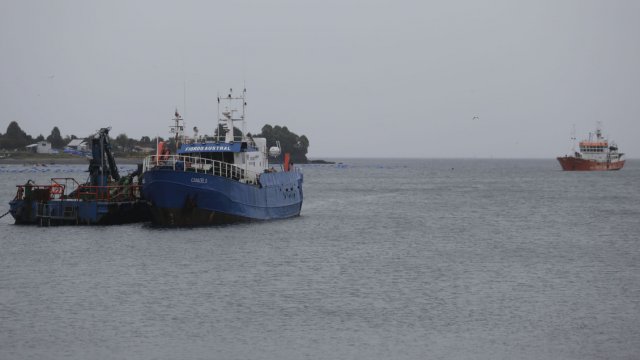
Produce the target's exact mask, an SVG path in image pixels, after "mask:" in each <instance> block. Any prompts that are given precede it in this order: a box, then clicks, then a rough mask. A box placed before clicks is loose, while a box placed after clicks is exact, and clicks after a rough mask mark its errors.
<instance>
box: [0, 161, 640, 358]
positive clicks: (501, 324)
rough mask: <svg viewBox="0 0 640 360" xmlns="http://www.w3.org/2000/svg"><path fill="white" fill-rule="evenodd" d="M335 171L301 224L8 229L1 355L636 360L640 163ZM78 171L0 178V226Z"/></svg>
mask: <svg viewBox="0 0 640 360" xmlns="http://www.w3.org/2000/svg"><path fill="white" fill-rule="evenodd" d="M342 162H343V165H332V166H329V165H325V166H305V167H304V168H303V171H304V173H305V184H304V193H305V202H304V206H303V208H302V216H300V217H299V218H295V219H291V220H284V221H273V222H265V223H251V224H239V225H231V226H222V227H210V228H197V229H154V228H150V227H149V226H147V225H143V224H134V225H124V226H112V227H52V228H40V227H24V226H15V225H12V219H11V218H10V216H7V217H5V218H3V219H1V220H0V358H1V359H63V358H64V359H424V358H431V359H603V358H611V359H613V358H615V359H637V358H638V357H639V356H640V355H639V354H640V185H639V180H640V165H638V163H637V162H635V161H629V162H628V163H627V165H626V167H625V169H623V170H622V171H619V172H588V173H574V172H562V171H560V167H559V165H558V164H557V163H556V162H555V160H524V161H523V160H518V161H515V160H342ZM84 170H86V166H50V167H49V168H47V171H46V172H34V171H31V170H30V169H28V168H24V167H21V166H8V165H4V166H1V165H0V179H1V180H2V181H1V183H2V184H3V186H2V187H1V188H0V195H1V196H0V198H1V199H4V200H2V204H5V205H0V211H2V212H4V211H6V210H8V205H6V202H7V201H8V200H10V199H11V198H12V197H13V195H14V193H15V187H14V184H16V183H24V182H25V181H26V180H27V179H28V178H32V179H34V180H39V181H46V180H48V179H49V178H51V177H63V176H69V175H73V176H78V177H81V178H85V177H86V173H84ZM17 171H20V172H17ZM25 171H27V172H25Z"/></svg>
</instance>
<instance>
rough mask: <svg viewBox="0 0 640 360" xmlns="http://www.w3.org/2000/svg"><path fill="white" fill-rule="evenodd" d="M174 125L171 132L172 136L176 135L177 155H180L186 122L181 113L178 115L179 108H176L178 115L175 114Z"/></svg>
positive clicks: (170, 127)
mask: <svg viewBox="0 0 640 360" xmlns="http://www.w3.org/2000/svg"><path fill="white" fill-rule="evenodd" d="M174 116H175V117H174V118H173V125H171V126H169V129H170V132H171V133H172V134H176V154H177V153H178V149H180V141H182V138H183V133H184V120H183V119H182V116H180V113H178V108H176V113H175V114H174Z"/></svg>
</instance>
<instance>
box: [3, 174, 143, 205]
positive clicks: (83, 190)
mask: <svg viewBox="0 0 640 360" xmlns="http://www.w3.org/2000/svg"><path fill="white" fill-rule="evenodd" d="M17 188H18V191H17V193H16V197H15V200H23V199H25V200H36V201H38V202H46V201H49V200H57V199H58V200H62V199H74V200H82V201H103V202H122V201H135V200H139V199H140V198H141V195H140V186H139V185H132V184H130V185H107V186H91V185H82V184H79V183H78V182H77V181H76V180H75V179H73V178H53V179H51V185H36V184H25V185H17Z"/></svg>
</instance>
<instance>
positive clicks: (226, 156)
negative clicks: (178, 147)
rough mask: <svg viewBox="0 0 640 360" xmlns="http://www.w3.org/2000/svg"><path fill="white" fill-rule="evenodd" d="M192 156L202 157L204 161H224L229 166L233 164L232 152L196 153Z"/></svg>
mask: <svg viewBox="0 0 640 360" xmlns="http://www.w3.org/2000/svg"><path fill="white" fill-rule="evenodd" d="M191 156H195V157H200V158H203V159H209V160H215V161H222V162H226V163H229V164H233V153H232V152H206V153H195V154H191Z"/></svg>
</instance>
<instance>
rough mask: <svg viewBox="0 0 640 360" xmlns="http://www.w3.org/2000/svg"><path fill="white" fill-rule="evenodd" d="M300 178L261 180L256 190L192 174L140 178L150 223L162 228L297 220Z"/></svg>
mask: <svg viewBox="0 0 640 360" xmlns="http://www.w3.org/2000/svg"><path fill="white" fill-rule="evenodd" d="M302 180H303V177H302V174H301V173H299V172H276V173H264V174H261V175H260V181H259V182H260V185H252V184H244V183H241V182H239V181H236V180H233V179H229V178H225V177H221V176H216V175H212V174H202V173H195V172H185V171H175V170H173V169H162V168H155V169H151V170H148V171H146V172H145V173H144V177H143V187H142V193H143V196H144V198H145V199H146V200H147V201H149V203H150V210H151V220H152V222H153V223H154V224H156V225H162V226H197V225H209V224H224V223H230V222H236V221H247V220H270V219H284V218H289V217H294V216H298V215H300V209H301V207H302V197H303V195H302Z"/></svg>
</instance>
